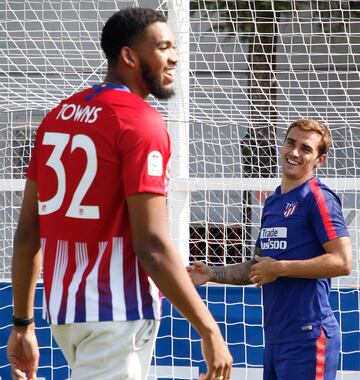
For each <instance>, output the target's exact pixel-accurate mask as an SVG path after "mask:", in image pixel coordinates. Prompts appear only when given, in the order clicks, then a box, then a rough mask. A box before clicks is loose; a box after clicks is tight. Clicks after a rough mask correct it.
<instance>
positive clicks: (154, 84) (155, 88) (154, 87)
mask: <svg viewBox="0 0 360 380" xmlns="http://www.w3.org/2000/svg"><path fill="white" fill-rule="evenodd" d="M140 67H141V76H142V79H143V80H144V82H145V83H146V87H147V89H148V90H149V92H150V94H152V95H154V96H155V97H156V98H158V99H169V98H171V97H172V96H173V95H175V91H174V89H173V88H165V87H164V86H163V85H162V84H161V82H160V80H159V79H158V78H156V77H155V75H154V74H153V73H152V70H151V67H150V66H149V65H147V64H146V63H144V62H141V64H140Z"/></svg>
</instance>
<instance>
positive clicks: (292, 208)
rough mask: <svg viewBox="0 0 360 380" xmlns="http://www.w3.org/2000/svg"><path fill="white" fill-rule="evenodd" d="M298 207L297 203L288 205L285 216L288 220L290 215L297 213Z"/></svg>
mask: <svg viewBox="0 0 360 380" xmlns="http://www.w3.org/2000/svg"><path fill="white" fill-rule="evenodd" d="M297 207H298V203H297V202H292V203H286V207H285V211H284V216H285V217H286V218H288V217H289V216H290V215H292V214H293V213H294V212H295V211H296V209H297Z"/></svg>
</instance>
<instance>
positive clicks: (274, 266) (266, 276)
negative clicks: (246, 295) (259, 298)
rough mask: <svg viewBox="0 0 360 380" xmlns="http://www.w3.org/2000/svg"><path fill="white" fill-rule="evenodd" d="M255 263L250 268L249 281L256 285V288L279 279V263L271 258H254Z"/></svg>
mask: <svg viewBox="0 0 360 380" xmlns="http://www.w3.org/2000/svg"><path fill="white" fill-rule="evenodd" d="M255 260H256V261H257V263H256V264H254V265H253V266H252V267H251V270H250V281H251V282H252V283H253V284H255V285H256V287H257V288H260V286H262V285H264V284H268V283H269V282H272V281H275V280H276V279H277V278H278V277H279V271H278V266H279V263H280V261H278V260H274V259H272V258H271V257H262V256H255Z"/></svg>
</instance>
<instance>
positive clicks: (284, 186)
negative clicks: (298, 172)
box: [281, 175, 313, 194]
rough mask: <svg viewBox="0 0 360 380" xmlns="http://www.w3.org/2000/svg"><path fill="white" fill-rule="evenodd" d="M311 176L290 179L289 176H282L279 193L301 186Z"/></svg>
mask: <svg viewBox="0 0 360 380" xmlns="http://www.w3.org/2000/svg"><path fill="white" fill-rule="evenodd" d="M312 177H313V175H311V176H310V177H309V178H301V179H291V178H286V177H282V179H281V194H284V193H288V192H289V191H291V190H292V189H295V188H296V187H298V186H301V185H302V184H304V183H305V182H307V181H308V180H309V179H310V178H312Z"/></svg>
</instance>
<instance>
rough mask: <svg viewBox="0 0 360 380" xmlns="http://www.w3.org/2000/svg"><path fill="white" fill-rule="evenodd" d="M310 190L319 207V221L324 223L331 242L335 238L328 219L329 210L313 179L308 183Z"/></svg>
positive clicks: (332, 227)
mask: <svg viewBox="0 0 360 380" xmlns="http://www.w3.org/2000/svg"><path fill="white" fill-rule="evenodd" d="M309 185H310V189H311V191H312V193H313V194H314V197H315V199H316V202H317V204H318V206H319V211H320V215H321V219H322V221H323V223H324V227H325V231H326V233H327V235H328V238H329V240H333V239H336V238H337V234H336V230H335V227H334V225H333V222H332V220H331V218H330V214H329V209H328V207H327V203H326V200H325V197H324V194H323V192H322V191H321V189H320V186H319V183H318V181H317V180H316V179H315V178H313V179H312V180H311V181H310V182H309Z"/></svg>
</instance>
